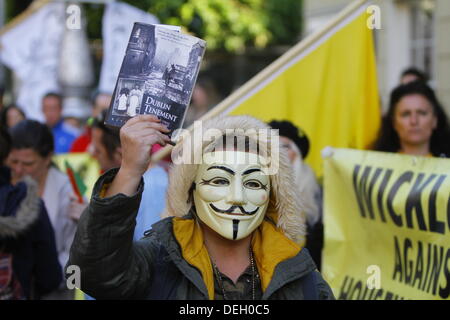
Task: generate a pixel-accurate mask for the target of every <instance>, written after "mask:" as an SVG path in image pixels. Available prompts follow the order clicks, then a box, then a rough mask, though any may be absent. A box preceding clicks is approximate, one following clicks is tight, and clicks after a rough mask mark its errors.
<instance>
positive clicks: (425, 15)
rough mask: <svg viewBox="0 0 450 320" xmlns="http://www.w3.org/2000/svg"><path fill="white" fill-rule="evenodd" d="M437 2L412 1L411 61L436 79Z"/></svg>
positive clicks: (431, 77) (425, 0)
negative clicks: (435, 37)
mask: <svg viewBox="0 0 450 320" xmlns="http://www.w3.org/2000/svg"><path fill="white" fill-rule="evenodd" d="M435 8H436V1H435V0H412V1H411V37H412V39H411V61H412V64H413V65H414V66H415V67H417V68H420V69H422V70H424V71H425V72H426V73H427V74H428V75H429V77H430V80H432V79H434V40H435V39H434V36H435Z"/></svg>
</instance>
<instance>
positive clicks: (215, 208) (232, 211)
mask: <svg viewBox="0 0 450 320" xmlns="http://www.w3.org/2000/svg"><path fill="white" fill-rule="evenodd" d="M209 206H210V207H211V209H213V210H214V211H216V212H219V213H225V214H230V215H235V216H245V215H247V216H252V215H254V214H255V213H256V212H257V211H258V209H259V208H256V209H255V210H253V211H250V212H247V211H245V209H244V207H242V206H231V207H230V208H229V209H227V210H222V209H219V208H217V207H216V206H214V205H213V204H212V203H210V204H209ZM237 208H239V210H240V211H241V212H240V213H238V212H235V211H236V209H237Z"/></svg>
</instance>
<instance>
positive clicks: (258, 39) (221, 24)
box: [127, 0, 302, 52]
mask: <svg viewBox="0 0 450 320" xmlns="http://www.w3.org/2000/svg"><path fill="white" fill-rule="evenodd" d="M127 2H128V3H130V4H131V5H135V6H136V5H137V3H139V5H138V6H139V7H140V8H141V9H143V10H146V11H148V12H150V13H152V14H154V15H156V16H157V17H158V18H159V19H160V20H161V23H165V24H176V25H181V26H183V27H184V28H185V29H186V30H188V31H189V32H191V33H193V34H194V35H196V36H198V37H201V38H203V39H205V40H206V41H207V42H208V50H210V51H212V50H225V51H229V52H239V51H243V50H244V49H245V48H246V47H256V48H264V47H266V46H267V45H271V44H273V45H275V44H288V43H295V42H296V41H297V39H298V37H299V36H300V31H301V3H302V1H301V0H186V1H181V0H142V1H139V2H136V1H131V0H128V1H127Z"/></svg>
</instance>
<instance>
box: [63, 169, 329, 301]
mask: <svg viewBox="0 0 450 320" xmlns="http://www.w3.org/2000/svg"><path fill="white" fill-rule="evenodd" d="M116 172H117V171H116V170H112V171H109V172H107V173H106V174H105V175H103V176H102V177H100V179H99V180H98V181H97V183H96V185H95V187H94V192H93V196H92V199H91V203H90V205H89V207H88V208H87V209H86V211H85V212H84V213H83V215H82V217H81V219H80V221H79V224H78V230H77V232H76V235H75V239H74V241H73V244H72V248H71V252H70V259H69V262H68V265H78V266H79V267H80V269H81V289H82V290H83V291H84V292H86V293H87V294H89V295H91V296H93V297H94V298H97V299H102V298H107V299H108V298H109V299H208V292H207V288H206V285H205V283H204V281H203V279H202V276H201V273H200V272H199V271H198V269H196V268H195V267H193V266H192V265H190V264H188V263H187V262H186V261H185V260H184V259H183V257H182V255H181V250H180V247H179V245H178V243H177V241H176V239H175V237H174V235H173V232H172V230H173V229H172V218H166V219H163V220H161V221H159V222H158V223H156V224H154V225H153V226H152V229H151V230H150V231H149V232H147V233H146V235H145V237H144V238H143V239H141V240H140V241H137V242H134V243H133V232H134V227H135V218H136V214H137V211H138V208H139V203H140V200H141V196H142V190H143V185H144V184H143V180H141V184H140V186H139V188H138V191H137V193H136V194H135V195H134V196H132V197H127V196H125V195H123V194H119V195H116V196H113V197H111V198H103V199H102V198H100V196H99V193H100V191H101V188H102V186H103V185H104V184H105V183H108V182H110V181H112V179H113V178H114V175H115V173H116ZM186 219H190V217H189V216H186ZM315 270H316V267H315V265H314V262H313V261H312V259H311V257H310V256H309V254H308V252H307V250H304V249H303V250H301V251H300V253H299V254H298V255H297V256H295V257H293V258H291V259H288V260H285V261H283V262H281V263H280V264H279V265H278V266H277V267H276V269H275V272H274V275H273V278H272V280H271V282H270V284H269V286H268V288H267V289H266V291H265V292H264V294H263V297H262V299H304V298H305V295H304V293H305V286H308V290H309V291H311V290H312V291H314V292H312V293H311V294H308V295H307V296H308V297H309V298H311V297H316V298H318V299H334V296H333V293H332V292H331V289H330V288H329V286H328V284H327V283H326V282H325V281H324V280H323V279H322V277H321V275H320V273H318V272H317V271H315ZM307 275H309V276H308V277H307ZM311 275H313V276H312V277H311ZM306 279H310V280H308V281H307V284H306Z"/></svg>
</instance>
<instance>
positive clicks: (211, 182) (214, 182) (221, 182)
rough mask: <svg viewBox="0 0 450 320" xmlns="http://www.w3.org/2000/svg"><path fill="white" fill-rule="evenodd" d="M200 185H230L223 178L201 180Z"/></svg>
mask: <svg viewBox="0 0 450 320" xmlns="http://www.w3.org/2000/svg"><path fill="white" fill-rule="evenodd" d="M202 184H206V185H211V186H218V187H222V186H228V185H230V182H229V181H228V180H227V179H225V178H212V179H210V180H202Z"/></svg>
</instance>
